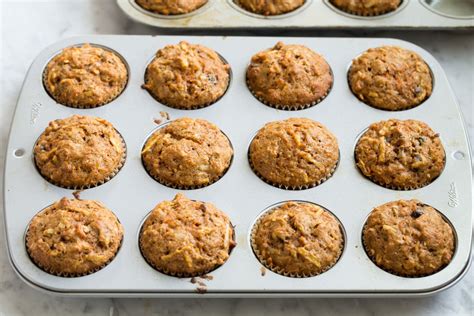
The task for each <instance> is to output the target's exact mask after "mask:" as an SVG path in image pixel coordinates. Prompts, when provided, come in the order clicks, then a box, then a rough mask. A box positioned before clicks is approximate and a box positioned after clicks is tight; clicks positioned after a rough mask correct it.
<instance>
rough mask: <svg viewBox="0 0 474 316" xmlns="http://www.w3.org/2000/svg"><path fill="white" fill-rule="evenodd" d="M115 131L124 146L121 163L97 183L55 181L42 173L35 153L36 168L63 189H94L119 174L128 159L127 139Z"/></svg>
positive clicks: (46, 178)
mask: <svg viewBox="0 0 474 316" xmlns="http://www.w3.org/2000/svg"><path fill="white" fill-rule="evenodd" d="M115 131H116V132H117V134H118V135H119V136H120V140H121V143H122V148H123V154H122V158H121V160H120V163H119V165H118V166H117V167H116V168H115V170H114V171H112V172H111V173H110V175H108V176H107V177H106V178H104V179H102V180H101V181H98V182H96V183H93V184H89V185H82V186H64V185H62V184H60V183H58V182H56V181H53V180H51V179H49V178H48V177H47V176H45V175H43V173H41V170H40V168H39V167H38V165H37V164H36V160H35V158H34V155H33V160H35V166H36V169H37V170H38V172H39V173H40V175H41V176H42V177H43V179H45V180H46V181H48V182H49V183H51V184H54V185H55V186H57V187H60V188H63V189H69V190H78V191H82V190H87V189H92V188H95V187H98V186H100V185H102V184H104V183H106V182H108V181H110V180H111V179H112V178H113V177H115V175H117V173H118V172H119V171H120V169H122V167H123V165H124V164H125V160H126V159H127V145H126V144H125V140H124V139H123V137H122V135H121V134H120V133H119V132H118V131H117V130H115ZM35 146H36V144H35Z"/></svg>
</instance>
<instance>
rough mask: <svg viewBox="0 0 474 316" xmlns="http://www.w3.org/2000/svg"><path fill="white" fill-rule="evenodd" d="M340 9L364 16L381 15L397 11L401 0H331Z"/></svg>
mask: <svg viewBox="0 0 474 316" xmlns="http://www.w3.org/2000/svg"><path fill="white" fill-rule="evenodd" d="M330 1H331V3H332V4H333V5H334V6H335V7H337V8H338V9H340V10H342V11H345V12H347V13H351V14H355V15H363V16H373V15H381V14H385V13H388V12H391V11H395V10H396V9H397V8H398V7H399V6H400V4H401V2H402V1H401V0H330Z"/></svg>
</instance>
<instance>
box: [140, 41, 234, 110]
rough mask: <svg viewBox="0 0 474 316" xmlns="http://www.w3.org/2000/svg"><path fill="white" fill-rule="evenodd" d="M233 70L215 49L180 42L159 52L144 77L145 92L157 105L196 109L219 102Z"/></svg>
mask: <svg viewBox="0 0 474 316" xmlns="http://www.w3.org/2000/svg"><path fill="white" fill-rule="evenodd" d="M229 80H230V66H229V65H228V64H226V63H225V62H224V61H223V60H222V58H221V57H220V56H219V55H218V54H217V53H216V52H215V51H213V50H212V49H209V48H207V47H204V46H202V45H194V44H189V43H187V42H180V43H179V44H177V45H168V46H166V47H164V48H162V49H160V50H159V51H158V52H157V53H156V56H155V58H154V59H153V61H152V62H151V63H150V64H149V65H148V67H147V70H146V73H145V84H144V85H143V88H144V89H146V90H147V91H148V92H149V93H150V94H151V95H152V96H153V97H154V98H155V99H156V100H157V101H158V102H160V103H163V104H165V105H168V106H170V107H173V108H178V109H187V110H189V109H196V108H201V107H205V106H208V105H210V104H212V103H214V102H216V101H217V100H218V99H219V98H220V97H222V96H223V95H224V93H225V92H226V90H227V87H228V85H229Z"/></svg>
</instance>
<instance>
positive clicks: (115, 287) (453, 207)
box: [4, 36, 472, 297]
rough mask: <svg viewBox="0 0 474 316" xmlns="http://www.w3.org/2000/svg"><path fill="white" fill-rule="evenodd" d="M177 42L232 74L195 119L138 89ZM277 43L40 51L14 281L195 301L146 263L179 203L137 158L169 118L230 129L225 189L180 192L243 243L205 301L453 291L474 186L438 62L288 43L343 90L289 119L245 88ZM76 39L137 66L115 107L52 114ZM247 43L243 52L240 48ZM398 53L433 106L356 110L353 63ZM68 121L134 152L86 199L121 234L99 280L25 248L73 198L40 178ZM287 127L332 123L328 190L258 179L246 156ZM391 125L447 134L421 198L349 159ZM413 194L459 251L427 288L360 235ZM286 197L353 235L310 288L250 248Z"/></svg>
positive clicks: (15, 204)
mask: <svg viewBox="0 0 474 316" xmlns="http://www.w3.org/2000/svg"><path fill="white" fill-rule="evenodd" d="M181 40H187V41H189V42H191V43H199V44H202V45H205V46H208V47H210V48H212V49H214V50H216V51H217V52H218V53H219V54H221V55H222V56H223V57H224V58H225V59H226V60H227V61H228V62H229V64H230V66H231V67H232V74H233V78H232V81H231V84H230V87H229V89H228V90H227V93H226V94H225V95H224V96H223V97H222V99H220V100H219V101H218V102H216V103H214V104H213V105H211V106H209V107H206V108H203V109H198V110H177V109H173V108H169V107H167V106H164V105H161V104H160V103H158V102H157V101H155V100H154V99H153V98H152V97H151V96H150V95H149V93H148V92H147V91H145V90H143V89H142V88H141V87H140V86H141V85H142V83H143V80H144V73H145V69H146V67H147V64H148V63H149V61H150V60H151V59H152V57H153V55H154V54H155V52H156V51H157V50H158V49H159V48H162V47H163V46H165V45H168V44H176V43H178V42H179V41H181ZM279 40H280V38H276V37H176V36H175V37H173V36H160V37H151V36H82V37H75V38H69V39H66V40H62V41H60V42H57V43H55V44H53V45H52V46H50V47H48V48H46V49H45V50H43V51H42V52H41V53H40V54H39V56H38V57H37V58H36V59H35V61H34V62H33V64H32V65H31V67H30V70H29V72H28V74H27V75H26V79H25V82H24V85H23V88H22V91H21V94H20V97H19V99H18V104H17V108H16V112H15V116H14V119H13V122H12V126H11V131H10V139H9V143H8V148H7V153H6V167H5V177H4V181H5V183H4V198H5V205H4V206H5V227H6V237H7V241H8V251H9V257H10V260H11V263H12V266H13V267H14V269H15V271H16V272H17V273H18V274H19V275H20V276H21V278H23V280H25V281H26V282H27V283H29V284H30V285H32V286H34V287H36V288H39V289H42V290H46V291H48V292H54V293H59V294H63V295H89V296H137V297H144V296H151V297H164V296H170V297H171V296H172V297H175V296H193V295H198V294H197V293H196V284H192V283H191V282H190V279H189V278H187V279H179V278H175V277H170V276H167V275H164V274H162V273H159V272H157V271H156V270H154V269H153V268H152V267H150V266H149V265H148V264H147V263H146V262H145V260H144V259H143V257H142V256H141V254H140V250H139V247H138V234H139V230H140V227H141V223H142V222H143V220H144V218H145V216H146V215H147V214H148V213H149V211H150V210H151V209H152V208H153V207H154V206H155V205H156V204H157V203H159V202H161V201H163V200H170V199H172V198H173V197H174V196H175V194H176V193H178V192H179V190H175V189H172V188H168V187H166V186H164V185H161V184H159V183H158V182H156V181H155V180H153V179H152V178H151V177H150V176H149V175H148V173H147V172H146V171H145V169H144V167H143V165H142V162H141V154H140V152H141V149H142V146H143V143H144V142H145V139H146V138H147V136H148V135H149V134H150V133H151V132H152V131H153V130H154V129H155V128H156V123H154V122H153V120H154V118H159V117H160V111H166V112H167V113H169V115H170V117H171V119H176V118H179V117H184V116H188V117H194V118H203V119H207V120H209V121H211V122H213V123H215V124H216V125H217V126H219V127H220V128H221V130H222V131H223V132H224V133H225V134H226V135H227V136H228V137H229V139H230V140H231V142H232V145H233V147H234V158H233V162H232V165H231V166H230V169H229V170H228V171H227V173H226V174H225V175H224V176H223V177H222V178H221V179H220V180H219V181H217V182H216V183H214V184H212V185H210V186H208V187H205V188H201V189H196V190H189V191H185V192H184V194H185V195H186V196H187V197H189V198H192V199H196V200H202V201H208V202H212V203H214V204H215V205H216V206H217V207H218V208H219V209H221V210H223V211H224V212H226V213H227V214H228V215H229V217H230V219H231V221H232V223H233V224H234V225H236V241H237V247H236V248H235V249H234V250H233V251H232V254H231V256H230V258H229V260H228V261H227V262H226V263H225V264H224V265H223V266H221V267H219V268H218V269H216V270H215V271H213V272H212V273H211V275H212V276H213V277H214V279H213V280H208V281H205V282H206V284H207V292H206V295H205V296H215V297H244V296H256V297H262V296H267V297H268V296H298V297H305V296H320V297H323V296H324V297H335V296H352V297H356V296H417V295H427V294H432V293H436V292H438V291H441V290H443V289H446V288H448V287H449V286H451V285H453V284H455V283H456V282H457V281H458V280H459V279H460V278H461V277H462V276H463V274H464V273H465V272H466V271H467V267H468V265H469V263H470V252H471V232H472V192H471V188H472V176H471V166H470V161H471V158H470V151H469V145H468V140H467V137H466V133H465V129H464V126H463V120H462V117H461V113H460V111H459V108H458V105H457V103H456V99H455V96H454V94H453V92H452V90H451V88H450V87H449V83H448V81H447V78H446V75H445V73H444V71H443V70H442V68H441V66H440V65H439V63H438V62H437V61H436V60H435V59H434V58H433V56H432V55H430V54H429V53H428V52H426V51H425V50H423V49H422V48H420V47H418V46H415V45H413V44H411V43H408V42H405V41H400V40H395V39H383V38H357V39H356V38H285V39H284V41H285V42H286V43H295V44H302V45H306V46H307V47H310V48H311V49H313V50H315V51H316V52H318V53H320V54H322V55H323V56H324V57H325V58H326V60H327V61H328V63H329V65H330V66H331V68H332V71H333V74H334V85H333V88H332V90H331V92H330V93H329V95H328V96H327V97H326V98H325V99H324V100H323V101H322V102H321V103H319V104H317V105H315V106H313V107H311V108H308V109H305V110H301V111H282V110H276V109H273V108H270V107H268V106H266V105H264V104H262V103H261V102H259V101H258V100H257V99H256V98H255V97H254V96H253V95H252V94H251V93H250V92H249V90H248V89H247V86H246V84H245V71H246V68H247V65H248V63H249V61H250V58H251V57H252V56H253V55H254V54H255V53H257V52H258V51H261V50H263V49H266V48H269V47H271V46H273V45H274V44H275V43H276V42H277V41H279ZM80 43H92V44H96V45H102V46H105V47H108V48H110V49H112V50H114V51H116V52H118V53H119V54H120V55H121V56H122V57H123V58H124V60H125V61H126V62H127V63H128V67H129V82H128V85H127V88H126V89H125V91H124V92H123V93H122V94H121V95H120V96H119V97H118V98H117V99H115V100H114V101H112V102H111V103H109V104H107V105H104V106H101V107H98V108H94V109H82V110H81V109H73V108H69V107H66V106H63V105H60V104H57V103H56V102H55V101H54V100H53V99H51V97H50V96H49V95H48V94H47V93H46V91H45V89H44V87H43V83H42V80H41V78H42V72H43V69H44V67H45V66H46V64H47V62H48V61H49V60H50V58H51V57H52V56H54V55H55V54H57V53H58V52H60V51H61V49H63V48H65V47H68V46H71V45H77V44H80ZM243 44H245V45H243ZM381 45H398V46H401V47H404V48H408V49H411V50H414V51H416V52H417V53H419V54H420V55H421V56H422V57H423V58H424V59H425V60H426V62H427V63H428V65H429V66H430V67H431V70H432V72H433V75H434V79H435V80H434V81H435V84H434V90H433V94H432V95H431V97H430V98H429V99H428V100H426V101H425V102H424V103H422V104H421V105H420V106H418V107H416V108H413V109H411V110H406V111H399V112H388V111H383V110H378V109H375V108H372V107H370V106H368V105H366V104H364V103H362V102H360V101H359V100H358V99H357V98H356V97H355V96H354V95H353V94H352V93H351V91H350V89H349V87H348V84H347V70H348V68H349V66H350V64H351V60H352V59H353V58H354V57H356V56H358V55H359V54H360V53H362V52H363V51H365V50H366V49H368V48H370V47H377V46H381ZM73 114H83V115H93V116H99V117H102V118H104V119H107V120H108V121H110V122H112V123H113V124H114V126H115V127H116V128H117V130H118V131H119V132H120V133H121V134H122V136H123V137H124V140H125V142H126V144H127V149H128V153H127V159H126V161H125V164H124V166H123V168H122V170H121V171H120V172H119V173H118V174H117V175H116V176H115V177H114V178H113V179H111V180H110V181H109V182H107V183H105V184H103V185H100V186H98V187H95V188H91V189H88V190H85V191H84V192H82V194H81V197H82V198H83V199H97V200H100V201H102V202H103V203H104V204H105V205H106V206H107V207H109V208H110V209H111V210H113V211H114V213H115V214H116V215H117V217H118V218H119V220H120V221H121V222H122V224H123V226H124V229H125V235H124V239H123V244H122V247H121V249H120V251H119V252H118V254H117V256H116V257H115V259H114V260H113V261H112V262H111V263H110V264H109V265H107V266H106V267H105V268H103V269H102V270H100V271H98V272H96V273H93V274H91V275H87V276H84V277H79V278H62V277H57V276H53V275H49V274H47V273H45V272H43V271H42V270H41V269H39V268H38V267H36V266H35V265H34V264H33V263H32V261H31V260H30V258H29V257H28V255H27V252H26V250H25V240H24V234H25V230H26V228H27V225H28V223H29V222H30V220H31V218H32V217H33V216H34V215H35V214H36V213H37V212H39V211H40V210H41V209H43V208H44V207H46V206H48V205H50V204H51V203H53V202H54V201H57V200H59V199H60V198H62V197H64V196H67V197H72V191H71V190H67V189H62V188H59V187H56V186H54V185H52V184H50V183H48V182H47V181H46V180H44V179H43V178H42V177H41V175H40V174H39V173H38V171H37V170H36V168H35V164H34V162H33V158H32V152H33V146H34V143H35V142H36V140H37V138H38V136H39V135H40V134H41V133H42V132H43V130H44V129H45V128H46V126H47V125H48V122H50V121H51V120H54V119H57V118H64V117H68V116H70V115H73ZM289 117H308V118H311V119H313V120H316V121H319V122H321V123H323V124H324V125H325V126H326V127H328V128H329V130H331V131H332V132H333V133H334V134H335V135H336V137H337V138H338V141H339V149H340V161H339V165H338V167H337V169H336V171H335V173H334V175H333V176H332V177H331V178H330V179H328V180H327V181H326V182H324V183H322V184H321V185H319V186H317V187H314V188H311V189H307V190H300V191H289V190H283V189H279V188H275V187H273V186H271V185H269V184H267V183H265V182H263V181H262V180H261V179H259V178H258V177H257V176H256V175H255V174H254V173H253V172H252V170H251V169H250V167H249V163H248V160H247V150H248V146H249V144H250V142H251V140H252V138H253V137H254V135H255V133H256V132H257V130H258V129H260V128H261V127H262V126H263V125H264V124H265V123H267V122H270V121H274V120H282V119H286V118H289ZM390 118H399V119H408V118H412V119H418V120H422V121H424V122H426V123H428V124H429V125H430V126H431V127H432V128H433V129H434V130H435V131H436V132H438V133H440V135H441V140H442V142H443V145H444V147H445V150H446V158H447V159H446V167H445V169H444V171H443V173H442V174H441V176H440V177H439V178H437V179H436V180H435V181H434V182H433V183H431V184H430V185H428V186H426V187H424V188H421V189H418V190H413V191H394V190H390V189H386V188H383V187H380V186H378V185H376V184H374V183H372V182H371V181H369V180H367V179H366V178H365V177H364V176H363V175H362V174H361V173H359V171H358V169H357V167H356V166H355V163H354V155H353V151H354V145H355V143H356V141H357V139H358V137H359V135H360V133H361V132H362V131H364V130H365V129H366V128H367V127H368V126H369V125H370V124H371V123H373V122H377V121H380V120H386V119H390ZM412 198H417V199H419V200H421V201H423V202H424V203H427V204H429V205H431V206H433V207H434V208H436V209H438V210H439V211H440V212H441V213H442V214H444V216H446V218H447V219H449V221H450V222H451V224H452V225H453V227H454V228H455V231H456V234H457V247H456V252H455V255H454V257H453V260H452V261H451V263H450V264H449V265H448V266H447V267H446V268H444V269H443V270H441V271H440V272H438V273H436V274H433V275H431V276H427V277H422V278H404V277H399V276H395V275H392V274H390V273H387V272H385V271H383V270H382V269H380V268H378V267H377V266H376V265H375V264H374V263H372V261H371V260H370V259H369V258H368V257H367V255H366V253H365V251H364V248H363V246H362V242H361V232H362V227H363V225H364V222H365V220H366V218H367V215H368V214H369V213H370V211H371V210H372V209H373V208H374V207H375V206H378V205H380V204H383V203H386V202H389V201H393V200H397V199H412ZM286 200H303V201H309V202H313V203H316V204H319V205H321V206H323V207H325V208H327V209H328V210H329V211H331V212H332V213H333V214H335V215H336V217H337V218H338V219H339V220H340V221H341V223H342V225H343V226H344V230H345V232H346V240H345V250H344V253H343V254H342V257H341V258H340V260H339V262H338V263H337V264H336V265H335V266H334V267H332V268H331V269H330V270H328V271H327V272H325V273H323V274H321V275H318V276H315V277H310V278H300V279H296V278H290V277H285V276H281V275H278V274H276V273H273V272H271V271H267V272H266V275H265V276H262V275H261V264H260V263H259V261H258V260H257V259H256V257H255V256H254V254H253V251H252V249H251V246H250V242H249V235H250V231H251V228H252V224H253V223H254V222H255V220H256V218H257V217H258V216H259V214H261V212H262V211H263V210H265V209H267V208H268V207H269V206H271V205H274V204H275V203H279V202H281V201H286Z"/></svg>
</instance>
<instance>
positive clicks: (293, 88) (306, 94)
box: [247, 42, 333, 110]
mask: <svg viewBox="0 0 474 316" xmlns="http://www.w3.org/2000/svg"><path fill="white" fill-rule="evenodd" d="M332 83H333V76H332V72H331V68H330V67H329V65H328V63H327V62H326V60H324V58H323V57H322V56H320V55H318V54H316V53H315V52H314V51H312V50H311V49H309V48H307V47H305V46H302V45H285V44H283V43H282V42H278V43H277V44H276V45H275V46H274V47H273V48H270V49H267V50H264V51H262V52H260V53H257V54H256V55H254V56H253V57H252V60H251V62H250V65H249V66H248V68H247V85H248V87H249V89H250V91H251V92H252V93H253V95H254V96H255V97H256V98H257V99H259V100H260V101H261V102H263V103H265V104H267V105H269V106H272V107H275V108H278V109H285V110H300V109H304V108H307V107H310V106H312V105H315V104H317V103H318V102H320V101H321V100H322V99H324V98H325V97H326V95H327V94H328V93H329V90H330V89H331V87H332Z"/></svg>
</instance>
